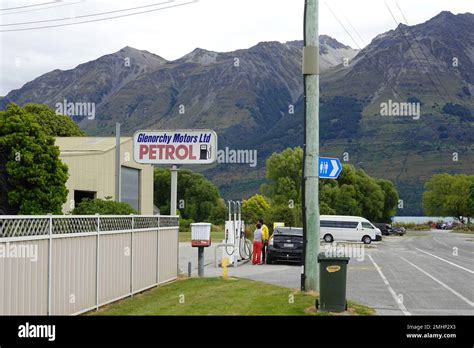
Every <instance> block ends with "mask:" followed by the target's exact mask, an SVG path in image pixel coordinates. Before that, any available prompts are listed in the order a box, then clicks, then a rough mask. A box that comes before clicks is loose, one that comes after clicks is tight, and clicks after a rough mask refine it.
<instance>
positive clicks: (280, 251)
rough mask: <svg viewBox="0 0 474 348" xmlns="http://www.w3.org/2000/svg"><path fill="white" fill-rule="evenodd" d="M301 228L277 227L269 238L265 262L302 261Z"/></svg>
mask: <svg viewBox="0 0 474 348" xmlns="http://www.w3.org/2000/svg"><path fill="white" fill-rule="evenodd" d="M302 255H303V229H302V228H300V227H277V228H276V229H275V230H274V231H273V234H272V236H271V237H270V239H269V240H268V248H267V254H266V263H267V264H272V263H274V262H275V261H294V262H298V263H300V264H301V263H302Z"/></svg>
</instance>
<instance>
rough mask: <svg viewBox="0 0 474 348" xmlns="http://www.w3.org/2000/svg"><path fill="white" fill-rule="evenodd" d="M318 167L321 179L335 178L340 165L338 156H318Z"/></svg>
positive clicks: (339, 172) (339, 171) (338, 172)
mask: <svg viewBox="0 0 474 348" xmlns="http://www.w3.org/2000/svg"><path fill="white" fill-rule="evenodd" d="M318 169H319V177H320V178H321V179H337V177H338V176H339V174H341V171H342V165H341V162H340V161H339V159H338V158H329V157H319V164H318Z"/></svg>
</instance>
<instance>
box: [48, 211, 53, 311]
mask: <svg viewBox="0 0 474 348" xmlns="http://www.w3.org/2000/svg"><path fill="white" fill-rule="evenodd" d="M48 215H49V244H48V315H52V313H51V308H52V289H51V287H52V284H53V282H52V273H51V272H52V268H53V267H52V262H53V259H52V252H53V217H52V215H51V214H48Z"/></svg>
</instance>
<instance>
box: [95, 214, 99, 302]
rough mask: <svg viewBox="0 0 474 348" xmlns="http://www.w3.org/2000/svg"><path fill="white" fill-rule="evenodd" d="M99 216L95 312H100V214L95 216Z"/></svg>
mask: <svg viewBox="0 0 474 348" xmlns="http://www.w3.org/2000/svg"><path fill="white" fill-rule="evenodd" d="M95 215H96V216H97V220H96V221H97V241H96V242H97V243H96V246H95V248H96V261H95V310H96V311H98V310H99V281H100V278H99V272H100V252H99V250H100V217H99V214H95Z"/></svg>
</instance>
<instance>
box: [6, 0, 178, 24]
mask: <svg viewBox="0 0 474 348" xmlns="http://www.w3.org/2000/svg"><path fill="white" fill-rule="evenodd" d="M170 2H173V0H168V1H165V2H158V3H155V4H151V5H145V6H138V7H131V8H126V9H122V10H114V11H107V12H99V13H94V14H88V15H82V16H74V17H72V18H71V17H63V18H56V19H44V20H41V21H31V22H21V23H9V24H8V23H7V24H0V27H8V26H13V25H25V24H36V23H46V22H58V21H67V20H70V19H76V18H89V17H97V16H103V15H106V14H112V13H118V12H126V11H133V10H139V9H142V8H147V7H153V6H158V5H164V4H169V3H170Z"/></svg>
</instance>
